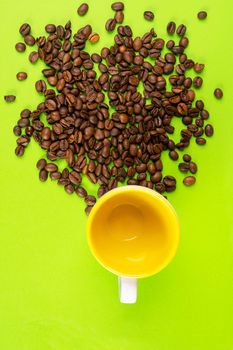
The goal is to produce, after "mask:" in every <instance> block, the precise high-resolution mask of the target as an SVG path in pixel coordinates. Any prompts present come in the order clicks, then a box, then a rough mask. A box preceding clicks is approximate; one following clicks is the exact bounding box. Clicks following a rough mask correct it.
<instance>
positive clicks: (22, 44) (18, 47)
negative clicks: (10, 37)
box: [15, 43, 26, 52]
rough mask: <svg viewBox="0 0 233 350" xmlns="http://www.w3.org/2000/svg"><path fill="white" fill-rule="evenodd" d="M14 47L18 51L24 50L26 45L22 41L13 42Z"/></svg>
mask: <svg viewBox="0 0 233 350" xmlns="http://www.w3.org/2000/svg"><path fill="white" fill-rule="evenodd" d="M15 49H16V51H18V52H24V51H25V50H26V45H25V44H24V43H17V44H15Z"/></svg>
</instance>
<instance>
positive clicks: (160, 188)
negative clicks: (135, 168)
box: [155, 182, 166, 193]
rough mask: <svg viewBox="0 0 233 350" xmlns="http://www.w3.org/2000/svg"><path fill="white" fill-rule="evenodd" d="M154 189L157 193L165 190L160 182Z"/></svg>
mask: <svg viewBox="0 0 233 350" xmlns="http://www.w3.org/2000/svg"><path fill="white" fill-rule="evenodd" d="M155 189H156V191H157V192H159V193H163V192H164V191H165V190H166V187H165V185H164V184H163V183H162V182H157V183H156V184H155Z"/></svg>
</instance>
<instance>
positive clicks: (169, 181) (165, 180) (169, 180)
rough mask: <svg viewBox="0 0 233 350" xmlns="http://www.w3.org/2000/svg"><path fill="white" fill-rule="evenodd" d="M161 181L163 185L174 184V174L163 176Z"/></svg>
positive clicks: (170, 185) (169, 185)
mask: <svg viewBox="0 0 233 350" xmlns="http://www.w3.org/2000/svg"><path fill="white" fill-rule="evenodd" d="M163 183H164V185H165V186H168V187H172V186H175V185H176V179H175V178H174V176H165V177H164V178H163Z"/></svg>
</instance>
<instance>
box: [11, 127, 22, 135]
mask: <svg viewBox="0 0 233 350" xmlns="http://www.w3.org/2000/svg"><path fill="white" fill-rule="evenodd" d="M13 133H14V134H15V136H20V135H21V133H22V130H21V127H20V126H18V125H16V126H14V128H13Z"/></svg>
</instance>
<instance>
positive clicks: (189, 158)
mask: <svg viewBox="0 0 233 350" xmlns="http://www.w3.org/2000/svg"><path fill="white" fill-rule="evenodd" d="M191 159H192V158H191V156H190V155H189V154H184V155H183V161H184V162H187V163H189V162H190V161H191Z"/></svg>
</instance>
